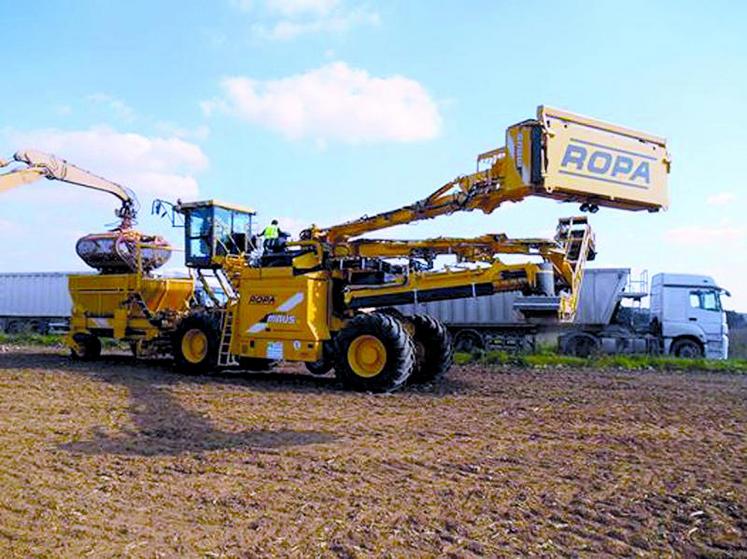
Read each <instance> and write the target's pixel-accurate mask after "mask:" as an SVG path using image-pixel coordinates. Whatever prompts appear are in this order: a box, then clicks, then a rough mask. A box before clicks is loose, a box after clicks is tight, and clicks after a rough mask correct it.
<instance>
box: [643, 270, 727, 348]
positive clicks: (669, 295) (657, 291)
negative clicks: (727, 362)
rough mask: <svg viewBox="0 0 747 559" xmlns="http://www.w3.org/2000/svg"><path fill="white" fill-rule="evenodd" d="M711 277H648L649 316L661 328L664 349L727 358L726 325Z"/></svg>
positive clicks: (664, 275)
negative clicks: (649, 291)
mask: <svg viewBox="0 0 747 559" xmlns="http://www.w3.org/2000/svg"><path fill="white" fill-rule="evenodd" d="M722 293H724V294H726V295H728V294H729V293H728V292H727V291H726V290H724V289H722V288H720V287H719V286H718V285H716V282H715V281H714V280H713V278H711V277H708V276H700V275H694V274H657V275H655V276H654V277H653V278H652V281H651V317H652V319H654V320H656V321H657V322H658V327H659V328H661V336H662V342H663V348H662V349H663V351H664V353H665V354H671V355H674V356H677V357H701V356H703V357H706V358H708V359H726V358H727V357H728V355H729V328H728V326H727V324H726V313H725V312H724V310H723V307H722V306H721V294H722Z"/></svg>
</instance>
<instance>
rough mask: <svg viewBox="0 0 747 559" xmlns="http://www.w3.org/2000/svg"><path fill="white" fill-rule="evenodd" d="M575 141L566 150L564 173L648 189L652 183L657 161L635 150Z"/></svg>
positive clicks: (563, 165) (562, 171)
mask: <svg viewBox="0 0 747 559" xmlns="http://www.w3.org/2000/svg"><path fill="white" fill-rule="evenodd" d="M577 142H579V140H571V143H569V144H568V146H567V147H566V148H565V154H564V155H563V161H562V162H561V163H560V166H561V170H560V172H561V173H564V174H567V175H576V176H582V177H589V178H598V179H601V180H604V181H607V182H614V183H618V184H623V185H627V186H638V187H644V188H645V187H647V186H648V185H649V184H650V182H651V161H655V158H653V157H650V156H648V155H643V154H638V153H634V152H632V151H624V150H619V149H617V148H612V147H607V146H602V145H599V144H594V145H591V144H589V145H582V144H581V143H577Z"/></svg>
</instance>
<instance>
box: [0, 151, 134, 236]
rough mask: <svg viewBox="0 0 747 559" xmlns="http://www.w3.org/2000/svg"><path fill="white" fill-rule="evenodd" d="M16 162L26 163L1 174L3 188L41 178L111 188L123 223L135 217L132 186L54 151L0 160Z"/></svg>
mask: <svg viewBox="0 0 747 559" xmlns="http://www.w3.org/2000/svg"><path fill="white" fill-rule="evenodd" d="M14 162H15V163H22V164H23V165H25V167H19V168H17V169H12V170H10V171H8V172H7V173H3V174H0V192H3V191H5V190H10V189H11V188H15V187H17V186H21V185H24V184H28V183H31V182H34V181H36V180H38V179H40V178H47V179H50V180H58V181H61V182H66V183H69V184H74V185H77V186H83V187H85V188H91V189H93V190H98V191H101V192H108V193H109V194H113V195H114V196H116V197H117V198H119V199H120V200H121V202H122V206H121V208H120V209H119V210H117V212H116V214H117V217H120V218H122V220H123V227H125V226H129V225H130V224H131V222H132V220H133V219H134V218H135V215H136V212H137V209H136V204H137V199H136V198H135V195H134V194H133V192H132V191H131V190H130V189H128V188H126V187H124V186H122V185H120V184H117V183H115V182H113V181H110V180H107V179H105V178H102V177H99V176H98V175H95V174H93V173H91V172H89V171H86V170H84V169H81V168H80V167H77V166H75V165H73V164H72V163H68V162H67V161H65V160H64V159H59V158H57V157H55V156H54V155H48V154H46V153H41V152H38V151H34V150H25V151H19V152H16V154H15V155H14V156H13V158H12V159H11V160H10V161H0V167H7V166H8V165H10V164H11V163H14Z"/></svg>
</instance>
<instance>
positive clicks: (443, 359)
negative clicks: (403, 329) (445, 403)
mask: <svg viewBox="0 0 747 559" xmlns="http://www.w3.org/2000/svg"><path fill="white" fill-rule="evenodd" d="M409 320H410V321H411V322H412V324H413V326H414V327H415V336H414V340H413V341H414V342H415V356H416V365H415V369H414V370H413V372H412V374H411V375H410V382H411V383H412V384H423V383H426V382H431V381H433V380H436V379H437V378H439V377H440V376H443V375H444V374H445V373H446V372H447V371H448V370H449V369H450V368H451V365H452V364H453V363H454V348H453V347H452V345H451V334H449V330H448V329H447V328H446V326H444V324H443V323H442V322H441V321H440V320H436V319H435V318H433V317H430V316H427V315H424V314H416V315H413V316H411V317H409Z"/></svg>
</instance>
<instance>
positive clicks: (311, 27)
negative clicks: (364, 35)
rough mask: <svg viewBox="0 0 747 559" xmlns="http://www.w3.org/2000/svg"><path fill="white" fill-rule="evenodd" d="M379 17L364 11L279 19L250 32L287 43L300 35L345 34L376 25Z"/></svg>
mask: <svg viewBox="0 0 747 559" xmlns="http://www.w3.org/2000/svg"><path fill="white" fill-rule="evenodd" d="M379 22H380V19H379V15H378V14H377V13H376V12H371V11H368V10H365V9H362V8H360V9H356V10H351V11H340V12H333V13H330V14H325V15H323V16H319V17H313V18H308V19H299V20H297V19H289V18H286V19H281V20H279V21H276V22H274V23H272V24H271V25H266V24H261V23H260V24H256V25H254V26H252V31H253V32H254V34H255V35H257V36H258V37H261V38H263V39H268V40H272V41H288V40H290V39H295V38H296V37H299V36H301V35H313V34H318V33H345V32H346V31H349V30H350V29H352V28H354V27H358V26H362V25H371V26H375V25H378V24H379Z"/></svg>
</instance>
